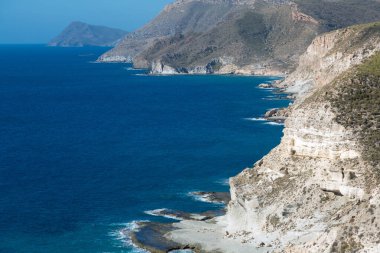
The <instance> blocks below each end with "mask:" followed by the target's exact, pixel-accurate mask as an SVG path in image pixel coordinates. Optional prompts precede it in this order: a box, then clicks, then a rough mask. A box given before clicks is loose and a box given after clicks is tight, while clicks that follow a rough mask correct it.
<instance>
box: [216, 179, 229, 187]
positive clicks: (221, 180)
mask: <svg viewBox="0 0 380 253" xmlns="http://www.w3.org/2000/svg"><path fill="white" fill-rule="evenodd" d="M216 183H217V184H220V185H224V186H229V185H230V179H229V178H225V179H220V180H217V181H216Z"/></svg>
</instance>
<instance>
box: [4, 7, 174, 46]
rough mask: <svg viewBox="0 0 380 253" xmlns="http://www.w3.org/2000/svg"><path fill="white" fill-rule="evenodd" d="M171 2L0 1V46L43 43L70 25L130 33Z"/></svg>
mask: <svg viewBox="0 0 380 253" xmlns="http://www.w3.org/2000/svg"><path fill="white" fill-rule="evenodd" d="M170 2H172V0H0V43H1V44H14V43H15V44H35V43H47V42H48V41H49V40H50V39H52V38H53V37H54V36H56V35H57V34H59V33H60V32H61V31H62V30H63V29H64V28H65V27H66V26H67V25H68V24H69V23H70V22H72V21H82V22H86V23H89V24H94V25H104V26H109V27H112V28H120V29H124V30H127V31H133V30H135V29H137V28H139V27H141V26H142V25H144V24H145V23H147V22H148V21H149V20H151V19H152V18H154V17H155V16H156V15H157V14H158V13H159V12H160V11H161V10H162V8H163V7H164V6H165V5H166V4H168V3H170Z"/></svg>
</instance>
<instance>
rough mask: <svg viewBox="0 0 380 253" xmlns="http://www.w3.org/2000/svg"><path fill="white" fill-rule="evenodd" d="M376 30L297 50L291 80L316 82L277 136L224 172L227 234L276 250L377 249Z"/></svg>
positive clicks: (379, 56) (345, 33) (352, 31)
mask: <svg viewBox="0 0 380 253" xmlns="http://www.w3.org/2000/svg"><path fill="white" fill-rule="evenodd" d="M379 30H380V24H379V23H376V24H369V25H361V26H355V27H350V28H348V29H343V30H339V31H336V32H334V33H329V34H326V35H322V36H320V37H318V38H317V39H316V40H314V42H313V43H312V45H311V46H310V47H309V49H308V52H307V53H306V54H305V55H304V56H303V57H302V58H301V62H302V63H303V64H306V66H303V64H300V67H299V69H298V70H297V71H296V72H295V73H294V75H292V78H294V79H289V80H296V78H300V77H303V75H304V74H305V75H307V77H306V79H309V78H311V79H312V80H313V82H312V86H311V87H310V88H309V89H308V90H309V93H308V94H307V95H305V94H303V95H302V96H300V97H299V98H298V100H297V101H296V103H295V105H293V106H292V107H291V108H290V117H289V118H288V119H287V120H286V123H285V130H284V137H283V139H282V141H281V144H280V145H279V146H278V147H276V148H275V149H274V150H272V151H271V152H270V153H269V154H268V155H267V156H266V157H264V158H263V159H262V160H260V161H259V162H257V163H256V164H255V166H254V168H252V169H246V170H245V171H243V172H242V173H241V174H239V175H238V176H236V177H234V178H232V179H231V180H230V186H231V198H232V201H231V202H230V204H229V206H228V212H227V216H226V220H227V229H226V230H227V231H228V234H229V236H230V237H234V238H236V237H237V238H242V239H243V240H245V241H247V242H252V243H254V244H256V245H259V244H260V242H262V243H263V244H264V245H270V246H271V247H272V249H273V251H275V252H276V251H278V252H378V251H379V250H380V241H379V238H380V233H379V226H380V187H379V182H380V176H379V175H380V165H379V164H380V149H379V147H380V132H379V131H380V130H379V129H380V118H379V117H378V115H379V113H380V107H379V106H376V105H378V103H379V101H380V94H379V88H380V87H379V83H380V53H379V51H380V48H379V47H378V44H379V40H378V39H379V38H380V34H379V33H378V31H379ZM364 35H365V36H364ZM348 38H349V39H350V41H351V43H346V41H347V40H348ZM352 42H358V43H357V44H356V45H355V43H352ZM307 56H308V57H309V58H308V57H307ZM308 59H309V61H308ZM308 71H311V73H309V72H308ZM329 75H333V76H332V77H331V76H329ZM317 77H319V78H317ZM322 77H324V79H323V78H322ZM289 80H288V81H289ZM371 104H372V105H373V106H371ZM375 104H376V105H375Z"/></svg>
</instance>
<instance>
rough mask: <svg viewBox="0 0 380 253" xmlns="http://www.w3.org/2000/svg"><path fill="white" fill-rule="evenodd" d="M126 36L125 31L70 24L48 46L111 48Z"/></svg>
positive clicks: (75, 23)
mask: <svg viewBox="0 0 380 253" xmlns="http://www.w3.org/2000/svg"><path fill="white" fill-rule="evenodd" d="M126 34H127V32H126V31H123V30H120V29H114V28H109V27H105V26H95V25H89V24H86V23H83V22H72V23H71V24H70V25H69V26H67V27H66V28H65V30H63V31H62V32H61V33H60V34H59V35H58V36H57V37H55V38H54V39H52V40H51V41H50V42H49V44H48V45H49V46H55V47H83V46H100V47H112V46H115V45H116V44H117V42H118V41H119V40H120V39H121V38H123V37H124V36H125V35H126Z"/></svg>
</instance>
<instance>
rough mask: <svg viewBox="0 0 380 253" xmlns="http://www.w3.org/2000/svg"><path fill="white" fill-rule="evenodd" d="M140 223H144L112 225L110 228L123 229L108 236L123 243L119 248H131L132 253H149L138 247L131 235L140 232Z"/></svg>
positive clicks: (134, 222)
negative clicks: (117, 227)
mask: <svg viewBox="0 0 380 253" xmlns="http://www.w3.org/2000/svg"><path fill="white" fill-rule="evenodd" d="M138 222H144V221H132V222H129V223H112V224H110V226H121V227H122V228H121V229H120V228H119V229H117V230H113V231H111V232H109V233H108V235H109V236H110V237H112V238H113V239H114V240H116V241H118V242H120V243H121V244H120V245H118V246H119V247H122V248H129V249H130V250H132V251H131V252H133V253H149V252H148V251H146V250H144V249H141V248H139V247H137V246H136V245H135V244H134V243H133V242H132V239H131V233H132V232H137V231H138V230H139V225H138ZM145 222H146V221H145Z"/></svg>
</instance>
